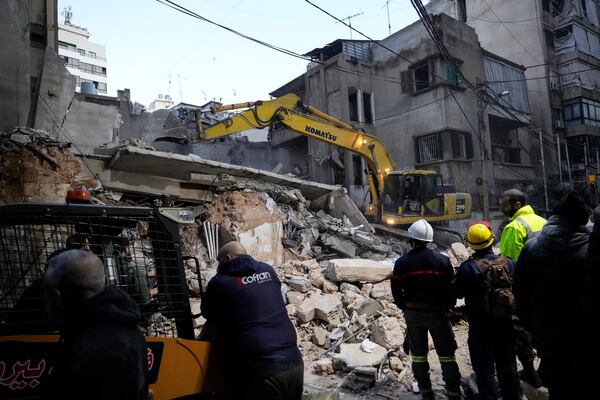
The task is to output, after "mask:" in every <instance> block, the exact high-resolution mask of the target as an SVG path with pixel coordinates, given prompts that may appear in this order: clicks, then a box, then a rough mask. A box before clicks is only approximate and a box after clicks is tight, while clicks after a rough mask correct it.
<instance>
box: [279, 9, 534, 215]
mask: <svg viewBox="0 0 600 400" xmlns="http://www.w3.org/2000/svg"><path fill="white" fill-rule="evenodd" d="M433 20H434V24H435V26H436V28H437V29H438V31H439V32H440V33H441V34H442V38H443V42H444V44H445V46H446V47H447V48H448V50H449V52H450V54H451V55H452V57H453V58H454V59H455V61H456V62H457V63H458V64H459V65H460V69H461V71H462V73H463V74H464V75H465V77H466V78H467V79H469V81H471V82H473V83H475V82H485V81H492V80H493V81H496V80H511V81H513V82H512V83H511V84H510V86H509V87H507V88H504V89H503V90H502V91H498V90H499V88H498V87H496V86H494V85H480V86H479V88H478V93H474V92H473V91H471V90H468V89H467V88H466V86H465V85H464V84H463V82H461V80H460V79H459V77H458V74H457V73H456V71H455V70H454V68H453V67H452V65H451V64H449V63H448V62H447V60H446V59H445V58H444V57H443V56H442V54H441V53H440V51H439V49H438V47H436V45H435V43H434V42H433V41H432V40H431V39H430V37H429V35H428V33H427V31H426V29H425V27H424V26H423V25H422V24H421V22H420V21H419V22H415V23H413V24H412V25H409V26H407V27H406V28H404V29H402V30H400V31H398V32H396V33H394V34H392V35H391V36H389V37H387V38H384V39H382V40H381V41H379V43H381V45H382V46H380V45H378V44H376V43H373V42H371V41H360V40H343V39H340V40H336V41H334V42H333V43H330V44H328V45H326V46H324V47H321V48H317V49H314V50H312V51H310V52H308V53H307V54H306V55H308V56H310V57H312V58H313V59H314V60H315V61H314V62H312V63H311V64H310V65H308V67H307V71H306V73H304V74H303V75H301V76H299V77H297V78H296V79H294V80H292V81H290V82H288V83H287V84H285V85H283V86H282V87H280V88H278V89H277V90H275V91H273V92H272V93H271V95H273V96H281V95H283V94H285V93H287V92H294V93H296V94H298V95H299V96H300V97H301V98H302V99H303V101H304V102H305V103H307V104H310V105H312V106H314V107H316V108H318V109H320V110H322V111H324V112H326V113H328V114H330V115H332V116H334V117H336V118H338V119H341V120H343V121H345V122H348V123H350V124H351V125H353V126H354V127H355V128H360V129H363V130H365V131H366V132H368V133H370V134H374V135H376V136H378V137H379V138H380V139H381V140H382V141H383V142H384V144H385V145H386V147H387V149H388V152H389V153H390V156H391V157H392V159H393V161H394V162H395V163H396V165H397V167H398V169H414V168H418V169H429V170H436V171H438V172H439V173H441V175H442V176H443V177H444V180H445V184H446V186H447V189H448V190H449V191H461V192H469V193H472V194H473V197H474V202H475V207H476V209H481V208H482V206H483V204H484V196H488V199H489V200H490V201H489V203H490V204H497V202H496V200H497V195H498V194H499V193H501V192H502V191H503V190H504V189H505V188H507V187H511V186H513V185H514V184H515V183H516V182H524V183H526V184H527V185H533V184H534V182H535V181H536V173H535V167H534V165H535V163H536V162H537V159H536V158H535V151H534V149H535V145H534V143H532V140H533V138H532V137H531V136H530V135H527V134H526V133H525V130H524V128H526V127H527V125H528V124H529V113H530V103H529V98H528V95H527V87H526V81H525V80H524V77H525V76H524V69H523V67H522V66H521V65H519V64H517V63H514V62H512V61H510V60H508V59H506V58H503V57H500V56H498V55H496V54H494V53H492V52H489V51H486V49H485V48H482V46H480V44H479V38H478V36H477V34H476V32H475V30H474V29H473V28H472V27H470V26H468V25H466V24H464V23H462V22H460V21H457V20H456V19H453V18H451V17H449V16H447V15H444V14H440V15H436V16H435V17H434V18H433ZM485 96H502V101H503V102H504V103H505V104H506V107H507V108H509V109H511V110H513V111H514V116H512V117H508V116H507V115H506V113H503V112H499V111H498V110H497V109H495V108H494V107H489V106H487V103H486V102H484V101H481V98H482V97H485ZM271 136H272V139H271V140H272V143H273V145H274V146H285V147H287V148H289V149H290V150H291V151H290V153H291V154H294V157H301V156H303V157H304V160H306V162H307V164H308V170H309V176H310V178H311V179H313V180H317V181H320V182H325V183H338V184H342V185H344V186H345V187H346V188H347V189H348V191H349V193H350V195H351V197H352V198H353V200H354V201H355V202H356V203H357V204H358V205H359V206H362V205H364V204H365V202H366V201H367V200H368V188H367V186H366V184H367V177H366V175H365V173H364V169H365V167H366V166H365V163H364V161H363V160H362V159H361V158H360V157H359V156H358V155H356V154H354V153H352V152H349V151H343V150H341V149H339V148H336V147H333V146H330V145H328V144H326V143H323V142H319V141H316V140H313V139H307V138H305V137H300V136H298V135H296V134H294V133H293V132H286V131H285V130H284V131H273V132H272V133H271ZM500 142H501V143H502V144H501V145H500V144H498V143H500ZM491 154H495V155H496V156H495V158H494V159H492V156H491ZM486 188H487V189H486Z"/></svg>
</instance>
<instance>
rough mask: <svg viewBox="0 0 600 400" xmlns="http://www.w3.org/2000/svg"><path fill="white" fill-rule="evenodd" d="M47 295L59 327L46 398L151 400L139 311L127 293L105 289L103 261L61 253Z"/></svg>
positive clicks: (77, 253) (88, 255)
mask: <svg viewBox="0 0 600 400" xmlns="http://www.w3.org/2000/svg"><path fill="white" fill-rule="evenodd" d="M44 291H45V297H46V300H47V304H48V311H49V314H50V317H51V318H52V319H53V320H55V321H56V322H57V323H58V324H59V325H60V326H61V343H60V344H59V351H58V353H57V356H56V359H55V360H54V363H53V367H52V371H51V373H50V376H49V378H48V381H47V383H46V387H45V388H44V390H43V393H44V399H67V400H71V399H73V400H74V399H98V400H100V399H102V400H125V399H127V400H129V399H131V400H142V399H147V397H148V383H147V377H146V374H147V354H146V353H147V348H146V344H145V342H144V337H143V335H142V334H141V332H140V331H139V329H138V323H139V321H140V311H139V309H138V307H137V305H136V303H135V302H134V301H133V300H132V299H131V297H130V296H129V295H128V294H127V293H124V292H122V291H120V290H119V289H117V288H112V287H111V288H106V289H105V287H104V266H103V264H102V261H101V260H100V259H99V258H98V257H97V256H95V255H94V254H92V253H90V252H86V251H82V250H68V251H65V252H63V253H60V254H58V255H57V256H55V257H53V258H52V259H50V261H49V263H48V267H47V269H46V273H45V277H44Z"/></svg>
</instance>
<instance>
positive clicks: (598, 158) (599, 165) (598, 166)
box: [596, 147, 600, 175]
mask: <svg viewBox="0 0 600 400" xmlns="http://www.w3.org/2000/svg"><path fill="white" fill-rule="evenodd" d="M596 173H597V174H598V175H600V155H599V154H598V148H597V147H596Z"/></svg>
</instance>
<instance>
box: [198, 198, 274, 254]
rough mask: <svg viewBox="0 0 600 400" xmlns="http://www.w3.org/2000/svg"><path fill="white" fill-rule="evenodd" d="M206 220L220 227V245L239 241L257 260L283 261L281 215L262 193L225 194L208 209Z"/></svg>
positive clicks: (271, 200) (272, 202) (269, 199)
mask: <svg viewBox="0 0 600 400" xmlns="http://www.w3.org/2000/svg"><path fill="white" fill-rule="evenodd" d="M207 215H208V216H209V218H208V221H209V222H210V223H212V224H218V225H220V232H219V236H220V242H221V243H222V244H225V243H227V242H229V241H231V240H238V241H240V242H241V243H242V244H243V245H244V246H245V247H246V249H247V250H248V253H249V254H250V255H251V256H252V257H254V258H256V259H257V260H259V261H262V262H266V263H269V264H272V265H280V264H281V263H283V261H284V248H283V244H282V238H283V214H282V213H281V212H280V211H279V208H278V207H277V204H276V203H275V201H274V200H273V199H272V198H271V197H269V196H268V195H267V194H265V193H255V192H250V193H243V192H226V193H223V194H221V195H220V196H219V197H218V198H217V199H216V200H215V201H214V202H213V203H212V204H211V205H210V207H209V208H208V210H207Z"/></svg>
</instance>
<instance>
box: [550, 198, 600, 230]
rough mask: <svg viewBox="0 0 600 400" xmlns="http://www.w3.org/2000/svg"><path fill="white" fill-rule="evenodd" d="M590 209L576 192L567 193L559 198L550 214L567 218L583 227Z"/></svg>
mask: <svg viewBox="0 0 600 400" xmlns="http://www.w3.org/2000/svg"><path fill="white" fill-rule="evenodd" d="M590 212H591V209H590V207H589V206H588V205H587V204H586V202H585V199H584V198H583V196H581V195H580V194H579V193H577V192H573V191H570V192H567V193H566V194H565V195H563V196H562V197H560V199H558V201H557V202H556V203H555V205H554V208H553V209H552V214H554V215H560V216H562V217H565V218H568V219H570V220H572V221H573V222H575V223H577V224H579V225H585V224H586V223H587V221H588V218H589V217H590Z"/></svg>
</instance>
